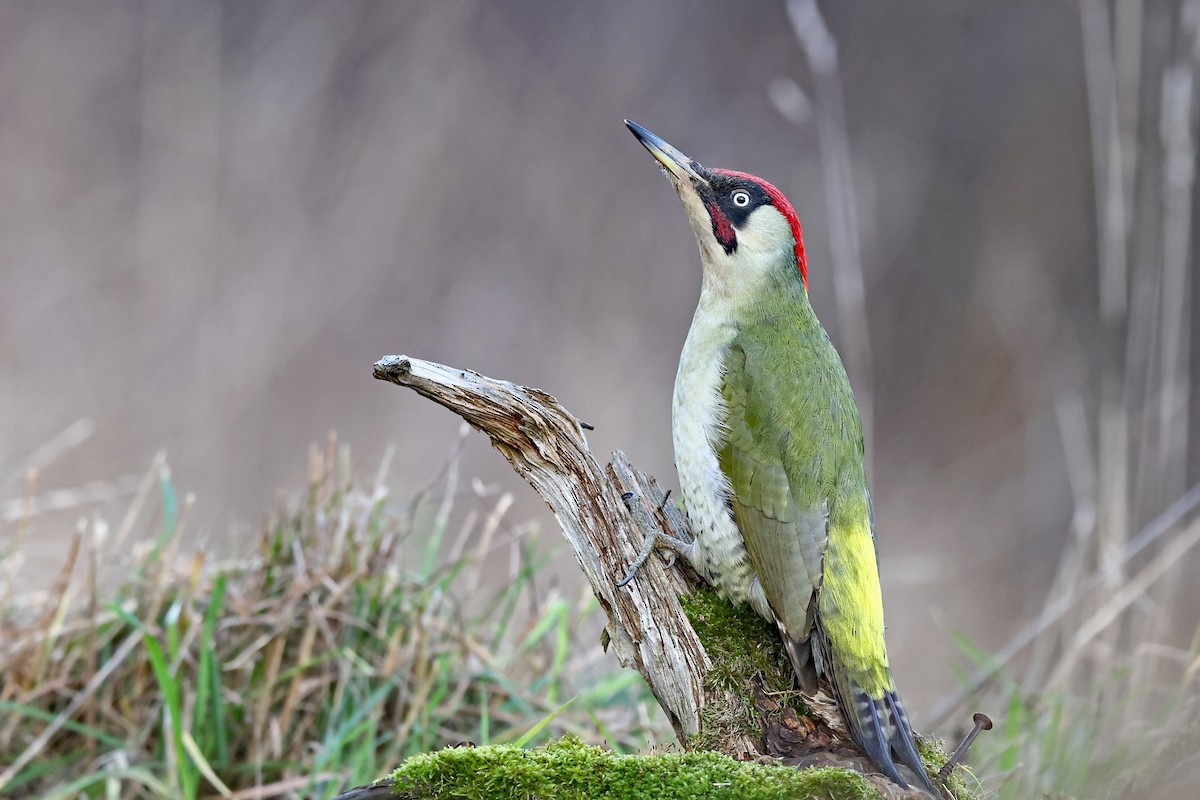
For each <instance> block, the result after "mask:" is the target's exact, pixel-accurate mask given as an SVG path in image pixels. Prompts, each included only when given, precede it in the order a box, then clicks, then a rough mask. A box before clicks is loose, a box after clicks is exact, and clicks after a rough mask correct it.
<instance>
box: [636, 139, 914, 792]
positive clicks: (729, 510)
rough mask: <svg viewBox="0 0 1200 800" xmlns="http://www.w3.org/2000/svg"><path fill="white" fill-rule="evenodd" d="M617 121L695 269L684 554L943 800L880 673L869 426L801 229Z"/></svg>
mask: <svg viewBox="0 0 1200 800" xmlns="http://www.w3.org/2000/svg"><path fill="white" fill-rule="evenodd" d="M625 124H626V125H627V126H628V127H629V130H630V131H631V132H632V133H633V135H634V136H635V137H637V139H638V141H639V142H641V144H642V145H643V146H644V147H645V148H646V149H647V150H648V151H650V153H651V155H653V156H654V158H655V159H656V160H657V161H658V164H659V166H660V167H661V169H662V171H663V172H664V173H665V174H666V176H667V178H668V180H669V181H670V183H671V185H672V186H673V187H674V189H675V192H676V194H678V196H679V200H680V201H681V202H682V204H683V208H684V211H685V213H686V215H687V218H688V221H689V222H690V223H691V226H692V229H693V231H694V233H695V235H696V241H697V244H698V245H699V248H700V260H701V262H702V263H703V271H702V274H701V280H700V299H699V302H698V304H697V306H696V312H695V315H694V317H693V318H692V323H691V327H690V329H689V330H688V333H687V338H686V340H685V342H684V345H683V352H682V355H681V356H680V360H679V370H678V372H677V374H676V377H675V388H674V394H673V399H672V414H671V417H672V424H671V428H672V438H673V440H674V447H675V464H676V469H677V471H678V473H679V485H680V490H681V493H682V496H683V505H684V509H685V511H686V514H687V518H688V521H689V527H690V528H691V529H692V532H693V535H694V537H695V538H694V541H693V542H692V543H691V544H690V545H688V546H687V548H686V552H685V555H686V556H687V558H688V560H689V561H690V562H691V563H692V565H693V566H694V567H695V568H696V569H697V571H698V572H699V573H700V574H701V575H703V576H704V577H705V578H706V579H707V580H708V581H709V582H710V583H712V584H713V585H714V587H715V588H716V589H717V591H718V592H719V593H720V594H721V595H723V596H724V597H726V598H728V599H729V600H731V601H732V602H735V603H748V604H749V605H750V606H751V607H752V608H753V609H754V610H755V611H756V612H757V613H758V614H759V615H761V616H763V617H764V618H766V619H767V620H768V621H769V622H773V623H775V625H776V626H777V627H778V630H779V633H780V635H781V637H782V640H783V643H784V646H785V649H786V650H787V653H788V656H789V659H790V661H791V663H792V666H793V670H794V672H795V673H796V676H797V679H798V681H799V683H800V686H801V688H802V689H803V690H804V691H806V692H807V693H809V694H813V693H815V692H816V690H817V687H818V676H823V677H824V678H825V679H826V681H827V682H828V684H829V685H830V686H831V688H832V694H833V695H834V699H835V700H836V701H837V704H838V707H839V708H840V710H841V713H842V716H843V717H844V718H845V721H846V724H847V728H848V730H849V731H850V733H851V735H852V737H853V738H854V740H855V742H856V743H857V744H858V746H859V747H860V748H861V749H862V750H863V751H864V752H865V753H866V754H867V756H868V757H869V758H870V759H871V761H872V762H874V764H875V765H876V766H877V767H878V768H879V770H880V771H881V772H882V773H883V774H885V775H887V776H888V777H889V778H890V779H891V780H893V781H895V782H896V783H898V784H900V785H901V786H904V787H908V782H907V781H905V779H904V778H903V777H902V776H901V774H900V771H899V769H898V767H897V764H898V763H899V764H903V765H904V766H907V767H908V768H909V769H910V770H911V771H912V772H913V773H914V774H915V775H916V776H917V780H918V781H919V782H920V784H921V787H922V788H923V789H924V790H925V791H927V792H929V793H930V794H932V795H934V796H937V795H938V792H937V790H936V789H935V788H934V786H933V784H932V782H931V781H930V778H929V776H928V774H927V773H926V771H925V768H924V765H923V763H922V761H921V756H920V754H919V753H918V751H917V747H916V741H915V735H914V733H913V730H912V726H911V724H910V723H909V720H908V715H907V713H906V712H905V710H904V705H903V704H902V703H901V701H900V696H899V694H898V693H897V691H896V683H895V679H894V678H893V676H892V671H891V669H890V667H889V664H888V656H887V648H886V644H885V641H884V620H883V597H882V591H881V588H880V583H879V566H878V552H877V549H876V543H875V513H874V509H873V507H872V504H871V495H870V492H869V489H868V486H867V476H866V469H865V451H864V447H863V435H862V423H861V420H860V418H859V414H858V407H857V405H856V404H855V400H854V394H853V391H852V389H851V386H850V380H849V377H848V376H847V374H846V369H845V366H844V365H843V364H842V360H841V358H840V357H839V356H838V353H837V350H836V349H835V348H834V345H833V343H832V342H831V341H830V339H829V336H828V334H827V333H826V331H825V329H824V327H823V326H822V325H821V322H820V320H818V319H817V315H816V313H815V312H814V310H813V307H812V304H811V303H810V302H809V298H808V263H807V260H806V257H805V251H804V239H803V232H802V229H801V226H800V219H799V217H798V216H797V215H796V211H795V209H793V207H792V205H791V203H789V202H788V200H787V198H786V197H784V195H783V193H782V192H781V191H779V189H777V188H776V187H775V186H774V185H772V184H770V183H768V182H767V181H765V180H763V179H762V178H758V177H755V176H753V175H749V174H747V173H744V172H734V171H731V170H724V169H709V168H706V167H704V166H703V165H702V164H700V163H699V162H697V161H695V160H694V159H691V158H689V157H688V156H686V155H684V154H683V153H682V152H680V151H679V150H678V149H677V148H675V147H674V146H672V145H670V144H668V143H667V142H666V141H664V140H663V139H662V138H661V137H659V136H658V135H656V134H654V133H652V132H651V131H649V130H647V129H646V128H644V127H642V126H641V125H638V124H637V123H636V122H631V121H630V120H625ZM635 569H636V568H635ZM631 574H632V573H631Z"/></svg>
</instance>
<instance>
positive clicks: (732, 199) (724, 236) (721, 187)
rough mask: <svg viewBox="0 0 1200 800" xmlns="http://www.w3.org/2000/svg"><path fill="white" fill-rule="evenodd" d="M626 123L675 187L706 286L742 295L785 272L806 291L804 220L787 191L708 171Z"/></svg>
mask: <svg viewBox="0 0 1200 800" xmlns="http://www.w3.org/2000/svg"><path fill="white" fill-rule="evenodd" d="M625 124H626V125H628V126H629V130H631V131H632V132H633V135H634V136H636V137H637V139H638V141H639V142H641V143H642V146H644V147H645V148H646V149H647V150H649V151H650V154H651V155H653V156H654V157H655V159H657V160H658V163H659V164H660V165H661V167H662V170H663V172H664V173H666V175H667V177H668V178H669V179H670V181H671V184H672V185H673V186H674V187H675V191H676V193H677V194H678V195H679V199H680V201H681V202H682V203H683V207H684V210H685V211H686V212H687V215H688V220H689V221H690V222H691V223H692V228H693V229H694V230H695V232H696V240H697V242H699V244H700V254H701V256H702V258H703V260H704V280H705V284H706V286H707V287H708V288H710V289H711V290H713V291H716V292H719V293H721V294H725V295H731V294H732V295H740V294H744V293H745V292H746V291H752V290H753V288H754V287H756V286H758V285H761V281H762V280H763V279H766V278H767V277H769V276H771V275H772V274H777V273H778V272H779V271H780V269H781V268H783V269H786V270H789V271H790V272H789V274H790V275H791V276H794V278H795V279H796V280H799V281H800V282H801V283H802V284H803V285H804V288H805V290H807V289H808V265H807V263H806V262H805V258H804V239H803V234H802V232H801V229H800V219H799V217H797V216H796V211H795V209H793V208H792V204H791V203H789V202H788V200H787V198H786V197H784V196H783V192H781V191H779V190H778V189H776V188H775V187H774V186H772V185H771V184H770V183H767V182H766V181H764V180H763V179H762V178H756V177H754V176H753V175H747V174H746V173H744V172H732V171H730V170H724V169H709V168H707V167H705V166H704V165H702V164H701V163H700V162H698V161H696V160H695V159H692V158H688V157H687V156H686V155H684V154H683V153H681V152H680V151H679V150H678V149H676V148H675V147H673V146H672V145H670V144H668V143H667V142H666V141H664V140H663V139H662V138H661V137H659V136H657V135H655V134H653V133H651V132H650V131H648V130H646V129H645V128H643V127H642V126H641V125H638V124H637V123H636V122H631V121H629V120H625Z"/></svg>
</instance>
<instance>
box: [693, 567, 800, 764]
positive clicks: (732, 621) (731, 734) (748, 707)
mask: <svg viewBox="0 0 1200 800" xmlns="http://www.w3.org/2000/svg"><path fill="white" fill-rule="evenodd" d="M679 600H680V603H681V604H682V605H683V610H684V613H686V614H687V616H688V620H689V621H690V622H691V623H692V627H693V628H694V629H695V630H696V635H697V636H698V637H699V638H700V643H701V644H703V645H704V649H705V650H706V651H707V652H708V657H709V659H710V660H711V661H712V665H713V667H712V670H710V671H709V673H708V686H707V688H709V689H712V690H715V691H712V692H710V693H709V702H708V703H707V704H706V705H705V706H704V708H703V709H702V710H701V712H700V733H699V735H697V736H695V737H693V738H692V739H691V740H690V741H689V742H688V747H689V748H693V749H697V750H726V749H727V745H728V743H729V742H730V741H731V740H733V739H736V738H738V737H739V736H741V735H742V734H747V733H748V734H750V735H752V736H757V735H759V734H760V733H761V731H760V729H759V721H758V713H757V712H756V711H755V710H754V706H753V689H752V687H751V686H750V685H749V684H748V680H749V679H750V678H753V677H755V676H757V677H758V678H760V679H761V680H762V684H763V690H764V691H766V692H767V693H768V694H770V695H772V696H773V697H774V698H775V700H776V701H777V702H778V703H779V704H780V706H781V707H782V706H791V707H792V708H795V709H796V710H797V712H798V713H800V714H801V715H805V714H807V713H808V708H807V706H806V705H805V704H804V702H803V700H802V696H801V695H800V693H799V692H798V691H796V688H795V681H794V678H793V676H792V665H791V662H790V661H789V660H788V657H787V652H786V651H785V650H784V649H783V643H782V642H780V640H779V634H778V633H777V632H776V631H775V629H774V628H773V627H772V626H771V625H770V624H769V623H767V621H766V620H764V619H763V618H762V617H760V616H758V615H757V614H755V613H754V611H753V610H752V609H751V608H750V607H749V606H735V605H733V604H732V603H730V602H729V601H728V600H725V599H724V598H722V597H720V596H719V595H718V594H717V593H716V592H714V591H712V590H711V589H697V590H696V591H694V592H693V593H691V594H689V595H684V596H682V597H680V598H679Z"/></svg>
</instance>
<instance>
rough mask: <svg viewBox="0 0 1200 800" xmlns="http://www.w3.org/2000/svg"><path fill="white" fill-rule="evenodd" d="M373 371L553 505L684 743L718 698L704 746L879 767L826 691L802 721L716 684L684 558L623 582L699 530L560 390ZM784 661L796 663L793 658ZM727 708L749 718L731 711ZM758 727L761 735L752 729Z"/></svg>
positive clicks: (436, 373)
mask: <svg viewBox="0 0 1200 800" xmlns="http://www.w3.org/2000/svg"><path fill="white" fill-rule="evenodd" d="M374 375H375V377H376V378H378V379H380V380H386V381H390V382H392V383H395V384H397V385H399V386H405V387H408V388H410V389H413V390H414V391H416V392H417V393H419V394H421V395H422V396H424V397H427V398H429V399H430V400H433V401H434V402H436V403H438V404H440V405H443V406H445V407H446V408H448V409H450V410H451V411H453V412H454V413H456V414H458V415H459V416H461V417H462V418H463V419H464V420H466V421H467V422H468V423H470V424H471V425H472V426H473V427H475V428H476V429H478V430H480V431H482V432H484V433H486V434H487V435H488V437H489V438H490V439H491V441H492V444H493V445H494V446H495V447H496V449H497V450H499V451H500V452H501V453H502V454H503V455H504V457H505V458H507V459H508V461H509V463H510V464H512V466H513V468H514V469H515V470H516V471H517V472H518V473H519V474H520V475H521V476H522V477H523V478H525V480H526V481H528V482H529V484H530V485H531V486H532V487H533V488H534V490H536V491H537V493H538V494H539V495H541V497H542V498H543V499H544V500H545V501H546V503H547V504H548V505H549V506H550V509H551V511H553V512H554V516H555V518H556V519H557V520H558V523H559V525H560V527H561V528H562V532H563V535H564V536H565V537H566V539H567V542H568V544H569V545H570V546H571V549H572V550H573V551H574V553H575V556H576V558H577V559H578V561H579V565H580V566H581V567H582V569H583V572H584V575H586V576H587V579H588V582H589V583H590V584H591V587H592V591H593V593H594V594H595V596H596V598H597V600H599V603H600V607H601V608H602V609H603V610H604V613H605V615H606V616H607V618H608V624H607V629H606V630H607V634H608V642H609V645H608V646H609V647H611V648H612V649H613V651H614V652H615V653H616V655H617V657H618V658H619V659H620V662H621V664H622V665H623V666H626V667H629V668H632V669H636V670H637V671H638V672H639V673H641V675H642V677H643V678H645V680H646V683H647V684H648V685H649V687H650V690H651V691H652V692H653V694H654V696H655V698H656V699H657V700H658V703H659V705H660V706H661V707H662V709H663V711H664V712H665V713H666V715H667V717H668V719H670V720H671V724H672V725H673V726H674V728H675V732H676V735H677V736H678V737H679V740H680V742H681V744H683V745H684V746H685V747H688V746H692V745H694V744H696V742H697V738H698V737H699V736H700V735H701V733H702V722H701V719H702V717H701V711H702V710H703V709H705V708H706V707H708V706H713V705H716V704H719V705H718V706H717V707H718V708H719V709H721V713H722V714H724V715H725V719H724V722H725V724H722V725H720V726H719V728H720V730H723V731H728V732H729V733H728V734H720V733H718V735H717V736H715V737H714V736H713V731H712V730H707V731H704V736H703V739H702V742H703V745H704V747H706V748H707V749H714V750H718V751H720V752H723V753H726V754H728V755H731V756H734V757H736V758H756V757H762V756H772V757H780V758H783V759H785V760H786V761H788V762H789V763H820V764H830V765H837V766H846V767H850V768H852V769H856V770H858V771H860V772H872V771H873V770H872V769H871V768H870V765H869V763H868V762H867V761H866V760H865V759H864V758H863V757H862V756H861V755H860V754H859V753H857V752H856V751H855V750H853V749H852V748H847V747H846V746H845V744H844V742H845V741H847V739H846V737H845V735H844V729H843V728H842V724H841V720H840V718H839V717H838V713H837V711H836V707H835V706H834V705H833V704H832V702H831V701H829V700H828V698H826V697H822V696H818V698H805V700H806V705H807V706H808V709H809V712H810V714H811V717H809V718H804V719H798V718H797V716H796V714H795V713H794V712H793V713H789V712H790V711H791V710H790V709H787V708H782V707H781V706H780V705H779V704H778V703H776V702H775V700H773V699H772V698H771V697H770V696H768V694H767V693H764V692H762V691H761V689H760V690H758V691H757V692H756V690H755V688H754V687H755V685H756V684H755V679H756V676H755V675H749V674H748V675H744V676H738V677H739V678H741V679H742V680H740V681H735V682H734V683H735V684H738V688H737V689H735V688H732V687H731V686H730V681H728V680H725V681H723V682H722V683H723V686H724V687H725V688H719V687H717V686H714V684H713V681H710V680H709V674H710V672H711V671H712V670H713V663H712V661H711V660H710V657H709V655H708V653H707V651H706V649H705V646H704V645H703V644H702V643H701V640H700V637H699V636H698V635H697V633H696V630H695V629H694V628H693V625H692V622H691V621H689V619H688V616H687V614H686V613H685V610H684V607H683V605H682V604H681V602H680V598H681V596H686V595H688V594H689V593H691V592H693V591H695V590H696V589H697V587H699V586H700V585H701V581H700V578H699V577H698V576H697V575H696V574H695V573H694V572H693V571H692V570H691V569H690V568H688V567H687V566H686V565H684V564H682V563H681V562H680V563H676V564H674V565H668V564H667V563H666V562H665V560H664V559H661V558H658V557H651V558H650V559H648V560H647V561H646V563H645V565H644V566H643V567H642V568H641V570H640V571H639V572H638V573H637V577H636V579H635V580H633V581H632V582H630V583H629V584H628V585H626V586H624V587H618V585H617V584H618V583H619V582H620V581H621V579H622V578H623V577H624V576H625V574H626V573H627V572H628V570H629V567H630V565H631V564H632V563H634V561H635V560H636V558H637V555H638V553H639V551H640V549H641V547H642V545H643V543H644V541H645V536H646V529H647V527H653V528H656V529H657V530H658V531H659V532H661V533H662V534H663V535H666V536H671V537H674V538H676V539H684V540H690V538H691V537H690V534H689V533H688V532H687V529H686V525H685V522H684V520H683V518H682V515H681V514H680V513H679V512H678V511H677V509H676V508H675V506H674V504H672V503H664V502H663V500H664V493H663V491H662V489H661V488H660V487H659V486H658V484H657V483H656V482H655V480H654V479H653V478H651V477H648V476H646V475H643V474H642V473H640V472H638V471H637V470H635V469H634V468H633V467H632V466H631V465H630V464H629V462H628V461H627V460H626V459H625V456H624V455H623V454H622V453H620V452H617V453H614V454H613V459H612V462H611V463H609V464H608V465H607V466H606V467H601V466H600V464H599V463H598V462H597V461H596V459H595V457H594V456H593V455H592V452H591V450H590V449H589V447H588V443H587V439H586V437H585V435H584V428H585V426H584V424H583V423H581V422H580V421H579V420H578V419H577V418H576V417H575V416H573V415H572V414H571V413H569V412H568V411H567V410H566V409H564V408H563V407H562V406H561V405H559V403H558V401H557V400H555V399H554V397H552V396H550V395H549V394H547V393H545V392H543V391H541V390H539V389H532V388H528V387H525V386H519V385H516V384H513V383H509V382H508V381H501V380H495V379H492V378H488V377H485V376H482V375H479V374H478V373H475V372H471V371H469V370H462V369H454V368H451V367H447V366H445V365H442V364H436V363H433V362H429V361H421V360H419V359H415V358H409V357H407V356H387V357H385V358H383V359H381V360H380V361H378V362H377V363H376V364H375V369H374ZM629 493H632V497H629ZM623 495H624V496H626V500H623V497H622V496H623ZM627 501H628V505H627ZM766 635H767V636H770V633H769V629H768V633H767V634H766ZM772 644H774V643H773V642H772ZM781 663H782V665H783V668H784V669H788V667H787V661H786V658H783V659H782V661H781ZM788 674H789V675H790V672H789V673H788ZM738 689H740V691H739V690H738ZM728 709H733V710H734V711H733V712H732V713H734V714H741V715H742V718H741V719H733V720H730V719H728V715H729V713H730V712H729V711H728ZM710 711H711V709H710ZM730 723H732V724H730ZM710 727H712V726H710ZM756 727H757V728H759V729H760V730H762V732H763V735H762V736H759V737H756V736H753V735H751V734H749V733H747V732H746V731H748V730H753V729H754V728H756ZM873 783H875V785H876V786H877V788H879V789H880V791H881V793H882V794H883V795H884V796H885V797H909V796H911V797H924V796H925V795H923V794H921V793H919V792H913V793H911V794H910V793H909V792H906V791H904V790H901V789H900V787H898V786H896V785H895V784H893V783H891V782H890V781H888V780H886V779H884V778H882V776H878V779H877V780H873Z"/></svg>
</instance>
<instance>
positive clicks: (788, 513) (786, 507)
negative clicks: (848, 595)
mask: <svg viewBox="0 0 1200 800" xmlns="http://www.w3.org/2000/svg"><path fill="white" fill-rule="evenodd" d="M763 355H764V353H763V348H762V347H761V342H759V341H757V340H756V339H753V338H750V337H739V338H738V339H737V340H735V342H734V344H733V346H732V347H731V349H730V352H729V356H728V359H727V361H726V365H725V379H724V387H723V389H724V395H725V401H726V403H727V404H728V408H729V417H728V432H727V439H726V443H725V447H724V449H723V450H722V452H721V467H722V469H723V470H724V472H725V474H726V475H727V476H728V477H729V481H730V485H731V486H732V488H733V500H732V502H733V511H734V517H735V519H736V520H737V524H738V528H739V529H740V530H741V533H742V539H743V540H744V541H745V543H746V550H747V552H748V553H749V555H750V560H751V562H752V563H753V564H754V570H755V572H756V573H757V574H758V577H759V581H760V582H761V584H762V588H763V591H764V593H765V594H766V596H767V600H768V602H770V604H771V608H772V609H773V610H774V611H775V615H776V617H777V618H778V621H779V623H780V626H781V627H782V628H783V630H784V632H785V633H787V635H788V637H789V638H791V639H793V640H795V641H796V642H799V643H803V642H806V641H807V640H808V638H809V636H810V634H811V632H812V628H813V621H814V616H815V614H816V610H817V608H816V603H815V602H814V598H815V596H816V593H817V591H818V590H819V589H820V587H821V582H822V577H821V576H822V559H823V556H824V553H825V549H826V547H827V545H828V541H829V536H828V532H827V521H828V510H829V509H828V503H827V502H826V501H825V500H823V499H822V498H821V497H819V495H820V491H819V487H817V486H812V487H804V486H797V485H796V482H795V481H794V480H793V478H792V477H791V476H790V475H789V473H790V472H794V470H789V468H788V465H787V463H786V461H785V459H787V458H788V457H789V452H790V451H792V450H794V449H795V445H796V442H793V441H791V440H792V438H793V437H796V436H801V437H803V436H807V435H810V434H811V431H806V430H804V429H803V428H804V425H801V424H798V423H797V424H788V422H789V421H788V420H785V419H781V417H780V414H779V413H778V412H779V409H780V404H779V403H780V401H781V400H783V398H782V397H781V396H780V395H779V392H781V391H783V390H785V389H786V388H787V387H786V386H785V385H783V384H786V383H788V382H789V379H788V375H786V374H781V373H780V372H779V371H778V370H774V371H772V370H765V371H764V369H763V368H764V367H765V363H764V362H765V361H766V359H765V358H763ZM794 377H796V376H793V378H794ZM793 388H796V389H801V388H802V387H793ZM799 399H800V398H799V397H797V396H792V397H790V398H788V401H789V402H794V401H797V400H799ZM810 489H811V490H810Z"/></svg>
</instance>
